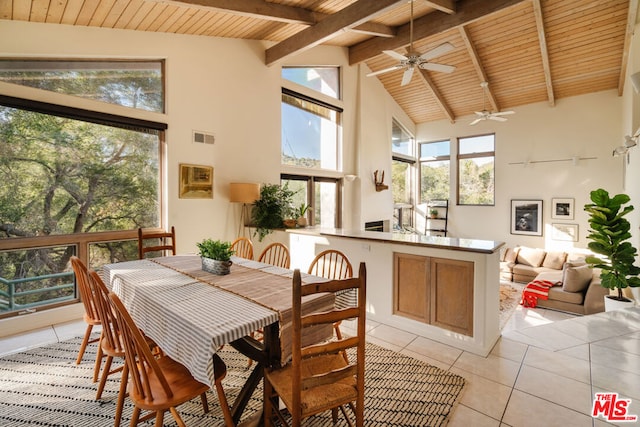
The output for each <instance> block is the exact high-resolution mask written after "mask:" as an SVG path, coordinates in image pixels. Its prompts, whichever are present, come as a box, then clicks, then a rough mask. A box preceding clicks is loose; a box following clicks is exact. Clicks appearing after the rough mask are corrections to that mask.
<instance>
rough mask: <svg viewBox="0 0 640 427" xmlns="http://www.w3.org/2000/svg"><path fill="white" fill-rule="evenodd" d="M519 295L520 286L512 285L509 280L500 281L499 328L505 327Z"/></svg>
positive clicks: (520, 291)
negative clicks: (507, 281) (506, 281)
mask: <svg viewBox="0 0 640 427" xmlns="http://www.w3.org/2000/svg"><path fill="white" fill-rule="evenodd" d="M521 295H522V288H521V287H518V286H514V284H513V283H511V282H509V283H505V282H502V283H500V330H502V329H503V328H504V327H505V325H506V324H507V322H508V321H509V319H510V318H511V315H512V314H513V312H514V311H515V310H516V308H517V307H518V303H519V302H520V297H521Z"/></svg>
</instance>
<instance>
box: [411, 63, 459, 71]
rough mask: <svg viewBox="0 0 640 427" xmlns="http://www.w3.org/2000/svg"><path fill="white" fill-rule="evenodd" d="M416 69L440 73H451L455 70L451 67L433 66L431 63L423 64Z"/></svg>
mask: <svg viewBox="0 0 640 427" xmlns="http://www.w3.org/2000/svg"><path fill="white" fill-rule="evenodd" d="M418 67H420V68H422V69H423V70H431V71H440V72H441V73H452V72H453V71H454V70H455V69H456V67H454V66H453V65H444V64H434V63H433V62H423V63H422V64H420V65H418Z"/></svg>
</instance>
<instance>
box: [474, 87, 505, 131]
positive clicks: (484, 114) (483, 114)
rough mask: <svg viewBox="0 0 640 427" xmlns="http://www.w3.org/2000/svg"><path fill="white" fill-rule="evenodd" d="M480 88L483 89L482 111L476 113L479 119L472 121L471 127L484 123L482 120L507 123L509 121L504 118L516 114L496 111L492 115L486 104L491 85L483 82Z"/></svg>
mask: <svg viewBox="0 0 640 427" xmlns="http://www.w3.org/2000/svg"><path fill="white" fill-rule="evenodd" d="M480 87H481V88H482V111H474V112H475V113H476V115H477V116H478V117H476V119H475V120H474V121H472V122H471V123H469V124H470V125H475V124H476V123H478V122H480V121H482V120H495V121H497V122H506V121H507V119H506V118H505V117H502V116H508V115H510V114H515V111H496V112H495V113H492V112H491V111H489V110H487V109H486V107H485V102H486V96H485V95H486V93H485V92H486V90H487V88H488V87H489V83H487V82H482V83H480Z"/></svg>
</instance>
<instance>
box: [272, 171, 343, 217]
mask: <svg viewBox="0 0 640 427" xmlns="http://www.w3.org/2000/svg"><path fill="white" fill-rule="evenodd" d="M283 180H289V181H305V182H306V189H307V200H306V202H305V203H306V204H307V206H309V210H308V211H307V214H306V218H307V222H308V224H309V226H315V225H316V221H315V195H316V194H315V193H316V189H315V184H316V183H318V182H328V183H334V184H335V185H336V201H335V202H336V212H335V214H334V225H333V228H341V227H342V211H343V209H342V195H343V192H344V179H343V178H333V177H328V176H320V175H301V174H291V173H281V174H280V184H282V181H283ZM325 226H326V225H325Z"/></svg>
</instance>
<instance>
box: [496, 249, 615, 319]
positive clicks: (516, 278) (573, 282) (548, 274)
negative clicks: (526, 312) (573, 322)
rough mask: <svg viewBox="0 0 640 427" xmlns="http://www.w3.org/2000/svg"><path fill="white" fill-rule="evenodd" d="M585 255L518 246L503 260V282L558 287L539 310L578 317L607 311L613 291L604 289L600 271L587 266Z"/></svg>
mask: <svg viewBox="0 0 640 427" xmlns="http://www.w3.org/2000/svg"><path fill="white" fill-rule="evenodd" d="M585 255H586V254H585V253H579V252H576V253H567V252H554V251H549V252H547V251H545V250H543V249H538V248H528V247H524V246H518V247H515V248H505V250H503V252H502V254H501V260H500V278H501V279H503V280H509V281H513V282H520V283H529V282H531V281H533V280H547V281H550V282H552V283H556V284H557V286H554V287H552V288H551V289H550V290H549V299H548V300H543V299H538V306H539V307H545V308H551V309H555V310H561V311H567V312H571V313H576V314H592V313H599V312H602V311H604V296H605V295H608V294H609V290H608V289H606V288H603V287H602V286H600V271H599V270H593V269H591V268H589V266H587V265H586V264H585V262H584V257H585Z"/></svg>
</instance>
